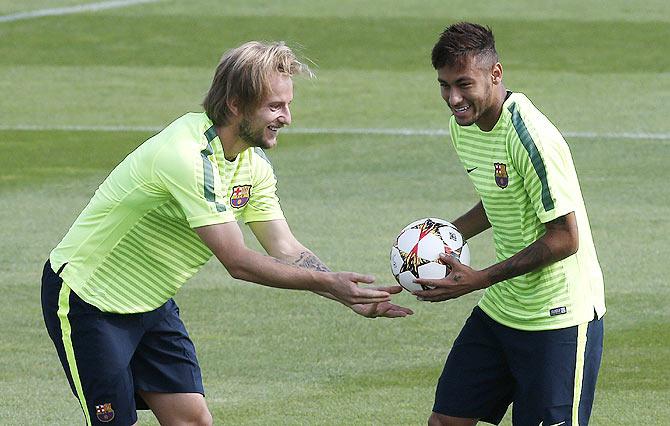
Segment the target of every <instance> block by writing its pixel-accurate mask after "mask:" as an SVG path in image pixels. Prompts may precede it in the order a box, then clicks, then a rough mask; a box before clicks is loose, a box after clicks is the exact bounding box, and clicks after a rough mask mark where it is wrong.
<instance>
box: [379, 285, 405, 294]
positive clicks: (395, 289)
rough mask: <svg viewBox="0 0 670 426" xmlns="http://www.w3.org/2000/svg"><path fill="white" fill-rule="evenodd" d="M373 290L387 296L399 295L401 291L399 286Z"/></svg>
mask: <svg viewBox="0 0 670 426" xmlns="http://www.w3.org/2000/svg"><path fill="white" fill-rule="evenodd" d="M375 290H381V291H385V292H387V293H389V294H396V293H400V292H401V291H402V290H403V289H402V287H401V286H399V285H391V286H387V287H375Z"/></svg>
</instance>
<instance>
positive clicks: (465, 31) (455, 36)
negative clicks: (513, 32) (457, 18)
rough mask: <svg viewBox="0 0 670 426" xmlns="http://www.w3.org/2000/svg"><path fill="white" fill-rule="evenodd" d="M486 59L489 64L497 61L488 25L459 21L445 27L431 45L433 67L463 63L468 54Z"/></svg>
mask: <svg viewBox="0 0 670 426" xmlns="http://www.w3.org/2000/svg"><path fill="white" fill-rule="evenodd" d="M471 55H472V56H477V57H481V58H485V59H488V62H491V65H493V64H494V63H496V62H498V52H496V43H495V38H494V37H493V31H491V28H489V27H483V26H481V25H478V24H473V23H470V22H459V23H457V24H453V25H450V26H448V27H447V28H445V30H444V31H442V34H440V38H439V40H438V41H437V43H435V46H433V52H432V55H431V60H432V62H433V68H435V69H439V68H442V67H443V66H445V65H447V66H450V67H453V66H460V65H463V63H464V62H465V60H466V59H467V58H468V57H470V56H471Z"/></svg>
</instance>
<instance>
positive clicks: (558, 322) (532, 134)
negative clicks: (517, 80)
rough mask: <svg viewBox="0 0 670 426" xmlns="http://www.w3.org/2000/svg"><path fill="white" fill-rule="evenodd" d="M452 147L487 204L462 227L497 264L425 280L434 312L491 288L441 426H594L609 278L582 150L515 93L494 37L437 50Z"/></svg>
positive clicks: (452, 32) (438, 406)
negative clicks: (585, 190)
mask: <svg viewBox="0 0 670 426" xmlns="http://www.w3.org/2000/svg"><path fill="white" fill-rule="evenodd" d="M432 63H433V67H434V68H435V69H436V70H437V81H438V82H439V84H440V91H441V94H442V98H443V99H444V100H445V101H446V103H447V105H448V107H449V109H450V110H451V112H452V114H453V115H452V117H451V120H450V127H449V129H450V134H451V139H452V142H453V145H454V148H455V150H456V153H457V154H458V157H459V159H460V161H461V163H462V165H463V168H464V169H465V172H466V173H467V175H468V177H469V178H470V179H471V181H472V183H473V184H474V187H475V190H476V192H477V194H478V195H479V197H480V201H479V202H478V203H477V204H476V205H475V206H474V207H473V208H472V209H471V210H470V211H468V212H467V213H465V214H463V215H462V216H460V217H459V218H458V219H456V220H455V221H454V222H453V223H454V225H456V227H457V228H458V229H459V230H460V231H461V233H462V234H463V237H465V238H466V239H470V238H472V237H474V236H475V235H477V234H479V233H481V232H482V231H484V230H486V229H488V228H492V230H493V240H494V243H495V251H496V257H497V263H495V264H494V265H492V266H490V267H488V268H485V269H483V270H474V269H472V268H469V267H467V266H465V265H462V264H460V263H459V262H458V261H457V260H455V259H453V258H452V257H449V256H443V257H441V259H442V261H443V262H445V263H446V264H447V265H448V266H449V267H450V268H451V272H450V274H449V275H448V276H447V277H446V278H444V279H440V280H417V283H420V284H425V285H431V286H435V287H436V288H435V289H431V290H425V291H417V292H415V293H414V294H415V295H417V296H418V297H419V298H421V299H423V300H427V301H431V302H440V301H444V300H449V299H454V298H457V297H460V296H462V295H464V294H468V293H470V292H473V291H475V290H479V289H486V291H485V292H484V294H483V296H482V298H481V300H480V301H479V303H478V306H476V307H475V308H474V310H473V312H472V314H471V315H470V317H469V318H468V319H467V321H466V322H465V325H464V326H463V328H462V330H461V332H460V334H459V335H458V337H457V338H456V340H455V341H454V344H453V347H452V348H451V351H450V353H449V356H448V357H447V360H446V363H445V366H444V370H443V372H442V375H441V376H440V378H439V381H438V384H437V389H436V393H435V403H434V406H433V413H432V414H431V416H430V418H429V421H428V422H429V424H430V425H473V424H476V423H477V422H478V421H479V420H482V421H485V422H489V423H493V424H497V423H499V422H500V420H501V419H502V418H503V416H504V414H505V412H506V411H507V408H508V406H509V405H510V403H511V404H513V414H512V420H513V423H514V424H515V425H533V426H537V425H538V424H542V425H585V424H587V423H588V421H589V416H590V413H591V407H592V404H593V398H594V393H595V386H596V378H597V375H598V369H599V366H600V359H601V355H602V345H603V321H602V316H603V314H604V313H605V302H604V291H603V278H602V273H601V270H600V266H599V264H598V259H597V257H596V251H595V248H594V245H593V240H592V237H591V230H590V228H589V221H588V218H587V215H586V209H585V207H584V201H583V199H582V194H581V190H580V188H579V183H578V181H577V174H576V172H575V168H574V165H573V162H572V157H571V154H570V150H569V148H568V145H567V144H566V142H565V140H564V139H563V137H562V136H561V134H560V133H559V131H558V130H557V129H556V128H555V127H554V126H553V125H552V124H551V122H550V121H549V120H548V119H547V118H546V117H545V116H544V115H543V114H542V113H541V112H540V111H538V109H537V108H535V106H534V105H533V104H532V103H531V102H530V101H529V100H528V98H527V97H526V96H524V95H523V94H522V93H518V92H516V93H515V92H511V91H508V90H506V89H505V86H504V85H503V68H502V65H501V64H500V62H499V60H498V54H497V52H496V48H495V42H494V37H493V33H492V32H491V30H490V29H489V28H484V27H482V26H480V25H476V24H471V23H458V24H454V25H451V26H449V27H448V28H446V29H445V30H444V32H443V33H442V34H441V35H440V37H439V40H438V41H437V43H436V44H435V46H434V47H433V51H432Z"/></svg>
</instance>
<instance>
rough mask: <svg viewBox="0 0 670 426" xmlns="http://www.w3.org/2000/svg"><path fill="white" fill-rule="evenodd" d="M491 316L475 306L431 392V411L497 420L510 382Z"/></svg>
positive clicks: (509, 394) (509, 392)
mask: <svg viewBox="0 0 670 426" xmlns="http://www.w3.org/2000/svg"><path fill="white" fill-rule="evenodd" d="M491 325H492V324H491V320H490V318H489V317H488V316H486V314H484V313H483V312H482V311H481V309H479V308H475V310H473V312H472V315H471V316H470V317H469V318H468V320H467V321H466V323H465V325H464V326H463V329H462V330H461V332H460V334H459V335H458V337H457V338H456V340H455V341H454V345H453V347H452V348H451V351H450V352H449V356H448V357H447V361H446V363H445V365H444V370H443V371H442V375H441V376H440V379H439V381H438V385H437V389H436V392H435V404H434V406H433V412H435V413H438V414H442V415H445V416H452V417H459V418H476V419H482V420H484V421H488V422H490V423H496V424H497V423H498V422H500V420H501V419H502V417H503V416H504V414H505V412H506V411H507V407H508V406H509V404H510V402H511V400H512V395H513V391H514V384H513V380H512V376H511V372H510V370H509V367H508V366H507V361H506V359H505V355H504V353H503V350H502V348H501V347H500V344H499V342H498V340H497V338H496V336H495V334H494V333H493V332H492V330H491Z"/></svg>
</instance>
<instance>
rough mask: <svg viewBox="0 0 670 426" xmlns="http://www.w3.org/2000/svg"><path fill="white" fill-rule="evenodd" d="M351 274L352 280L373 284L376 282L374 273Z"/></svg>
mask: <svg viewBox="0 0 670 426" xmlns="http://www.w3.org/2000/svg"><path fill="white" fill-rule="evenodd" d="M351 275H352V277H351V281H353V282H356V283H365V284H372V283H373V282H375V277H374V275H363V274H357V273H355V272H352V273H351Z"/></svg>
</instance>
